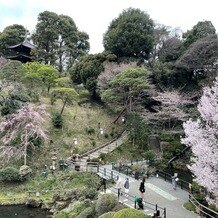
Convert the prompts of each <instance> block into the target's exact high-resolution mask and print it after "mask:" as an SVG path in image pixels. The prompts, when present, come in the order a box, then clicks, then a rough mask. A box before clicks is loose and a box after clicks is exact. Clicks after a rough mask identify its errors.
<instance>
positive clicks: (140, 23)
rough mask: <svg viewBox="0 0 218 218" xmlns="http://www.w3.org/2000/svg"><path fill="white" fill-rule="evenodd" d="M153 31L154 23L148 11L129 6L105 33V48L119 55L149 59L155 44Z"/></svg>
mask: <svg viewBox="0 0 218 218" xmlns="http://www.w3.org/2000/svg"><path fill="white" fill-rule="evenodd" d="M153 31H154V23H153V20H152V19H150V17H149V15H148V14H147V13H145V12H143V11H140V10H139V9H133V8H129V9H127V10H124V11H123V12H122V13H121V14H120V15H119V17H118V18H116V19H114V20H113V21H112V22H111V24H110V26H109V27H108V30H107V31H106V33H105V34H104V39H103V44H104V48H105V50H106V51H109V52H112V53H114V54H115V55H117V57H134V58H143V59H148V57H149V54H150V52H151V50H152V48H153V44H154V37H153Z"/></svg>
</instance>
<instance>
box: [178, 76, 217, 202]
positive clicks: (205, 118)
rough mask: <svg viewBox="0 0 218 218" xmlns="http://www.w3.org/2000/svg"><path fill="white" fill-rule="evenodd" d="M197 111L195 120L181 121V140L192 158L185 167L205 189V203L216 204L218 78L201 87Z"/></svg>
mask: <svg viewBox="0 0 218 218" xmlns="http://www.w3.org/2000/svg"><path fill="white" fill-rule="evenodd" d="M198 111H199V112H200V118H199V119H198V120H197V121H193V120H191V119H190V120H188V121H187V122H185V123H184V124H183V127H184V131H185V137H184V138H182V139H181V142H182V143H184V144H186V145H187V146H191V149H192V152H193V157H192V159H191V164H190V165H189V166H188V167H189V169H190V170H191V171H192V172H193V174H194V175H195V177H196V182H198V183H199V184H200V185H201V186H203V187H205V188H206V189H207V191H208V195H207V197H206V199H207V201H208V203H209V204H215V205H218V77H217V78H216V80H215V82H214V85H213V86H212V87H205V88H204V89H203V96H202V97H201V99H200V102H199V104H198Z"/></svg>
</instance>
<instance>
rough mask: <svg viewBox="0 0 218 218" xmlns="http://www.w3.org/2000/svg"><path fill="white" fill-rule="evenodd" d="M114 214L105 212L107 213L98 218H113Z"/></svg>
mask: <svg viewBox="0 0 218 218" xmlns="http://www.w3.org/2000/svg"><path fill="white" fill-rule="evenodd" d="M114 214H115V212H112V211H111V212H107V213H104V214H102V215H101V216H100V217H99V218H113V216H114Z"/></svg>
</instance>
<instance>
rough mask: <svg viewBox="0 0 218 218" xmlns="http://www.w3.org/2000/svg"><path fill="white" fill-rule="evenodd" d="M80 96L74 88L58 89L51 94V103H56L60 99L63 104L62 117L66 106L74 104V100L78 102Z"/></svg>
mask: <svg viewBox="0 0 218 218" xmlns="http://www.w3.org/2000/svg"><path fill="white" fill-rule="evenodd" d="M78 95H79V94H78V93H77V92H76V91H75V89H73V88H65V87H57V88H54V89H53V90H52V92H51V101H52V103H54V102H55V101H56V100H57V99H60V100H61V101H62V102H63V105H62V108H61V111H60V116H62V114H63V112H64V109H65V107H66V105H67V104H72V103H73V100H76V99H77V97H78Z"/></svg>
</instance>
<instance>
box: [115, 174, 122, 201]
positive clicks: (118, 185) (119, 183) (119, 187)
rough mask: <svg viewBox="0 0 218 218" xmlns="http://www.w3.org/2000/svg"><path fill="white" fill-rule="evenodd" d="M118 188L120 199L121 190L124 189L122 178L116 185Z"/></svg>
mask: <svg viewBox="0 0 218 218" xmlns="http://www.w3.org/2000/svg"><path fill="white" fill-rule="evenodd" d="M116 188H117V197H118V199H119V198H120V195H121V188H122V180H121V178H118V180H117V183H116Z"/></svg>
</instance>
